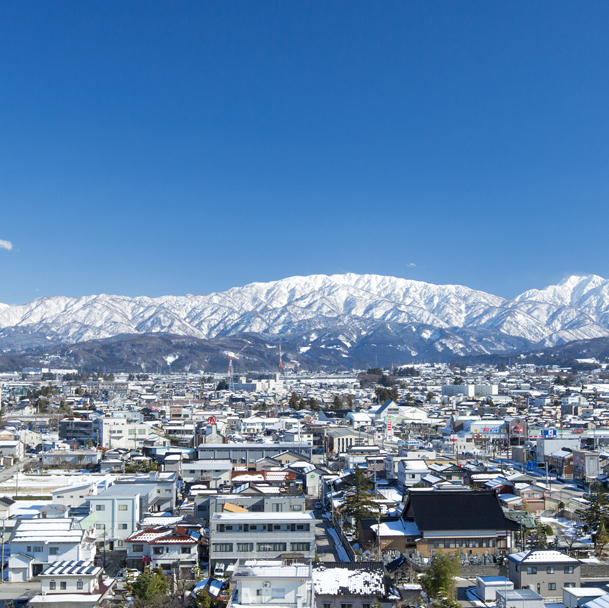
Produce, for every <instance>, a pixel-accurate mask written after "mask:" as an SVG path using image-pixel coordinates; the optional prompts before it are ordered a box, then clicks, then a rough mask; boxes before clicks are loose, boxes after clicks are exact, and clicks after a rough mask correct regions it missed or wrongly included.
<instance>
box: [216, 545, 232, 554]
mask: <svg viewBox="0 0 609 608" xmlns="http://www.w3.org/2000/svg"><path fill="white" fill-rule="evenodd" d="M213 547H214V551H215V552H216V553H231V552H232V550H233V543H214V545H213Z"/></svg>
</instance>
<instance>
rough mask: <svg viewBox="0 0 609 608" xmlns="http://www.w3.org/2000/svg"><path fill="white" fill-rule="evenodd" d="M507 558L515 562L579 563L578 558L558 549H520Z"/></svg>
mask: <svg viewBox="0 0 609 608" xmlns="http://www.w3.org/2000/svg"><path fill="white" fill-rule="evenodd" d="M507 558H508V559H509V560H511V561H513V562H516V563H524V564H529V563H537V564H545V563H548V564H555V563H565V564H567V563H570V564H579V563H580V562H579V560H578V559H575V558H574V557H569V556H568V555H567V554H566V553H562V552H560V551H553V550H546V549H533V550H532V551H520V553H512V555H508V556H507Z"/></svg>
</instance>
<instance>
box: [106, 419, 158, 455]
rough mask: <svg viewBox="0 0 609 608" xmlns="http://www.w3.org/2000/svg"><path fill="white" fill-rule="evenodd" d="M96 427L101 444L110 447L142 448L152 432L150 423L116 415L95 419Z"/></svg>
mask: <svg viewBox="0 0 609 608" xmlns="http://www.w3.org/2000/svg"><path fill="white" fill-rule="evenodd" d="M94 427H95V429H96V430H97V438H98V443H99V445H100V446H103V447H104V448H109V449H114V448H123V449H127V450H137V449H141V448H143V447H144V443H145V441H146V440H147V439H148V435H149V434H150V427H149V425H148V424H146V423H144V422H136V421H134V420H132V419H129V418H118V417H114V416H104V417H103V418H98V419H97V420H95V421H94Z"/></svg>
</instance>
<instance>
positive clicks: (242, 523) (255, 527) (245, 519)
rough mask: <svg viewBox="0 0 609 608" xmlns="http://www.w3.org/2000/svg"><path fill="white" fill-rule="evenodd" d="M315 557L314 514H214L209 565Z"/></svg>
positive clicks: (211, 525) (210, 536) (211, 522)
mask: <svg viewBox="0 0 609 608" xmlns="http://www.w3.org/2000/svg"><path fill="white" fill-rule="evenodd" d="M287 555H290V556H292V557H294V556H299V557H302V558H305V559H306V558H309V559H313V558H314V557H315V518H314V516H313V514H312V513H213V514H212V516H211V519H210V525H209V562H210V567H211V568H213V567H215V565H216V563H218V562H222V563H224V564H227V565H228V564H232V563H234V562H236V561H237V559H239V558H244V559H277V558H282V557H284V556H287Z"/></svg>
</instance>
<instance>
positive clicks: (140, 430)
mask: <svg viewBox="0 0 609 608" xmlns="http://www.w3.org/2000/svg"><path fill="white" fill-rule="evenodd" d="M137 434H138V435H145V434H146V429H138V430H137Z"/></svg>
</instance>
